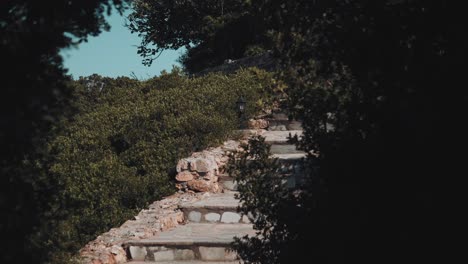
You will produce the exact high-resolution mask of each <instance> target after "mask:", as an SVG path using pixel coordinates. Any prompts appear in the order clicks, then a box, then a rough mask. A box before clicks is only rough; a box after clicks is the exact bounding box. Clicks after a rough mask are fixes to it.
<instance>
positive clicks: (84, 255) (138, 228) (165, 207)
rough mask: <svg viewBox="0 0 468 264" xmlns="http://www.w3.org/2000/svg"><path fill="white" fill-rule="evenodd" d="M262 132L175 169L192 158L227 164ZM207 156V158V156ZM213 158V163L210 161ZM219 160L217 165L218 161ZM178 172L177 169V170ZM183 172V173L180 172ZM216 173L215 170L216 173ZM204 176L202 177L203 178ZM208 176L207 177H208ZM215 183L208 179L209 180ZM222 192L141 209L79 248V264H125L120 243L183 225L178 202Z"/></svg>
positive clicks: (182, 196) (182, 195)
mask: <svg viewBox="0 0 468 264" xmlns="http://www.w3.org/2000/svg"><path fill="white" fill-rule="evenodd" d="M263 132H264V129H250V130H245V131H244V138H243V139H240V140H237V141H235V140H228V141H225V142H224V143H223V144H222V145H221V146H220V147H216V148H208V149H206V150H204V151H202V152H195V153H192V155H191V156H190V157H189V158H184V159H181V160H180V161H179V164H178V166H180V163H181V162H183V160H187V159H191V158H195V160H199V159H200V158H201V159H203V158H205V157H207V156H208V159H209V160H211V161H215V163H214V164H215V165H216V169H218V167H220V166H222V165H223V163H225V162H227V160H226V157H228V155H229V153H231V152H232V151H236V150H238V148H239V145H240V143H241V142H242V141H245V139H246V138H248V137H249V136H252V135H261V134H262V133H263ZM210 155H211V156H210ZM212 156H215V157H216V160H213V159H212ZM220 161H221V162H220ZM179 170H180V169H179ZM181 171H183V170H181ZM216 173H218V170H217V171H216ZM205 176H206V175H205ZM210 176H211V175H210ZM215 179H216V180H217V177H216V178H214V179H213V178H211V177H210V181H213V180H215ZM219 191H222V190H219V189H216V191H213V189H211V188H210V189H208V190H207V192H193V191H192V190H187V191H185V192H184V191H181V190H179V192H176V193H174V194H173V195H171V196H168V197H165V198H163V199H162V200H159V201H155V202H153V203H152V204H150V206H149V207H148V208H147V209H143V210H141V211H140V212H139V213H138V215H136V216H135V217H134V219H132V220H128V221H126V222H125V223H124V224H122V225H121V226H120V227H116V228H112V229H110V230H109V231H108V232H106V233H103V234H101V235H99V236H98V237H97V238H96V239H95V240H93V241H90V242H89V243H88V244H86V245H85V246H84V247H83V248H81V249H80V251H79V255H80V263H83V264H118V263H126V262H127V261H128V260H127V254H126V252H125V250H124V248H123V247H122V244H123V243H124V242H126V241H128V240H132V239H145V238H148V237H151V236H154V235H156V234H157V233H159V232H161V231H165V230H168V229H171V228H174V227H176V226H178V225H179V224H182V223H183V222H184V220H185V219H184V215H183V212H182V211H181V210H180V208H179V204H181V203H185V204H187V203H191V202H196V201H199V200H202V199H204V198H206V197H209V196H210V194H211V193H213V192H219Z"/></svg>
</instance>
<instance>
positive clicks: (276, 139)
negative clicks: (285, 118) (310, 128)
mask: <svg viewBox="0 0 468 264" xmlns="http://www.w3.org/2000/svg"><path fill="white" fill-rule="evenodd" d="M294 135H297V136H298V137H300V136H301V135H302V130H286V131H265V132H263V133H262V134H261V136H263V137H264V138H265V143H267V144H271V145H280V144H290V143H289V142H288V137H289V136H291V137H293V136H294Z"/></svg>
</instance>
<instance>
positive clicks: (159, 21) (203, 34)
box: [129, 0, 270, 72]
mask: <svg viewBox="0 0 468 264" xmlns="http://www.w3.org/2000/svg"><path fill="white" fill-rule="evenodd" d="M255 5H256V4H254V3H252V1H244V0H209V1H201V0H184V1H169V0H158V1H148V0H139V1H134V3H133V8H134V12H133V13H132V14H131V15H130V16H129V20H130V24H129V28H130V29H131V30H132V32H137V33H138V34H139V36H141V37H142V42H141V44H140V47H139V50H138V53H139V54H140V55H141V56H142V57H143V58H144V60H143V63H144V64H148V65H149V64H151V63H152V61H153V60H154V59H155V58H157V56H158V54H159V53H160V52H162V51H163V50H165V49H178V48H180V47H185V48H187V52H186V54H185V55H184V56H183V57H182V58H181V61H182V63H183V65H184V66H185V69H186V70H187V71H189V72H197V71H200V70H202V69H205V68H207V67H212V66H215V65H219V64H222V63H223V62H224V60H226V59H237V58H241V57H243V56H245V55H246V54H247V55H248V54H251V53H252V52H254V51H255V50H256V52H261V51H262V50H265V49H268V47H269V43H270V42H269V39H268V36H267V32H266V31H265V29H266V28H265V25H264V23H263V18H262V16H257V15H256V14H255V13H253V12H250V11H251V10H252V6H255Z"/></svg>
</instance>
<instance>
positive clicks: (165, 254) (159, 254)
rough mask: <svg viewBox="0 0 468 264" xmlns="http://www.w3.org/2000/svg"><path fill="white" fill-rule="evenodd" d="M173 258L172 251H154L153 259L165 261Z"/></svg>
mask: <svg viewBox="0 0 468 264" xmlns="http://www.w3.org/2000/svg"><path fill="white" fill-rule="evenodd" d="M167 260H174V251H173V250H165V251H156V252H154V261H156V262H158V261H167Z"/></svg>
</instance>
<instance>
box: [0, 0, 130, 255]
mask: <svg viewBox="0 0 468 264" xmlns="http://www.w3.org/2000/svg"><path fill="white" fill-rule="evenodd" d="M125 2H126V1H125V0H112V1H110V0H102V1H61V0H55V1H48V2H47V4H44V3H43V2H39V1H28V0H17V1H13V0H7V1H2V3H1V4H0V35H1V36H2V39H1V41H0V58H1V62H0V64H1V66H2V67H1V68H2V74H1V76H2V96H1V97H0V98H1V99H0V144H1V146H2V149H1V152H0V155H1V159H0V160H1V163H0V166H1V167H2V169H1V175H0V181H1V182H0V186H1V187H0V188H1V194H0V205H1V210H2V212H3V214H4V217H2V222H1V224H0V232H1V234H2V235H3V237H4V239H5V240H7V241H9V242H8V244H7V245H6V248H4V253H3V254H2V257H1V259H2V261H3V262H12V261H14V262H24V263H30V262H34V261H38V259H41V258H42V257H43V256H44V254H43V253H44V252H42V253H41V252H33V251H34V250H33V249H32V248H33V245H31V243H28V242H26V240H27V237H28V235H29V234H30V233H31V232H33V230H34V228H35V226H37V225H38V223H39V221H40V219H38V210H40V209H39V208H38V206H36V205H37V204H36V202H37V201H36V200H35V197H34V196H35V194H34V192H35V190H34V187H33V184H32V182H33V181H34V177H36V175H37V174H38V173H37V172H36V171H34V170H31V169H29V168H27V166H25V165H24V163H23V161H24V160H25V159H27V158H28V157H31V156H34V155H41V154H42V153H43V146H44V141H45V137H46V133H47V132H49V131H50V130H51V128H52V127H53V125H54V124H55V123H56V122H57V120H59V119H60V117H61V116H63V114H67V113H71V112H70V110H67V108H66V106H67V98H68V94H69V93H68V89H67V83H68V82H69V80H70V79H69V77H67V76H66V70H65V69H64V68H63V66H62V59H61V57H60V56H59V50H60V49H61V48H65V47H69V46H72V45H74V44H76V43H78V42H82V41H86V38H87V36H89V35H92V36H96V35H98V34H99V33H100V32H101V31H102V30H107V29H108V28H109V25H108V24H107V23H106V22H105V19H104V14H105V13H110V12H111V8H112V7H113V6H114V7H116V9H117V10H118V11H119V12H122V11H123V8H124V3H125Z"/></svg>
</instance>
